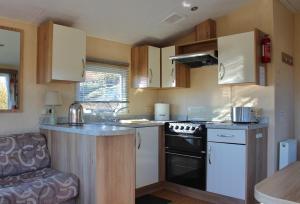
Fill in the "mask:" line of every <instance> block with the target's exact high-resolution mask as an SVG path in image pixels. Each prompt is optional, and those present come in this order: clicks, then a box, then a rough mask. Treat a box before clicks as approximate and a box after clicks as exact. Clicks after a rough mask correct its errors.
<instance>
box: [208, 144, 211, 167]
mask: <svg viewBox="0 0 300 204" xmlns="http://www.w3.org/2000/svg"><path fill="white" fill-rule="evenodd" d="M208 163H209V164H211V146H209V147H208Z"/></svg>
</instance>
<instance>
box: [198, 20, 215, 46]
mask: <svg viewBox="0 0 300 204" xmlns="http://www.w3.org/2000/svg"><path fill="white" fill-rule="evenodd" d="M195 31H196V41H202V40H208V39H212V38H216V37H217V25H216V21H214V20H212V19H207V20H206V21H203V22H202V23H200V24H198V25H197V26H196V27H195Z"/></svg>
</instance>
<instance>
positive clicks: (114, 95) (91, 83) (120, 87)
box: [77, 63, 128, 114]
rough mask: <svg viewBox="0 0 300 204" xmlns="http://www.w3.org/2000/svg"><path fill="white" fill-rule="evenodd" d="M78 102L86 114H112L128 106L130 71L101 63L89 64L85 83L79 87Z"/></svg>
mask: <svg viewBox="0 0 300 204" xmlns="http://www.w3.org/2000/svg"><path fill="white" fill-rule="evenodd" d="M77 101H80V102H81V103H82V104H83V107H84V111H85V113H89V114H96V113H98V112H111V111H114V110H115V109H118V108H122V107H125V106H127V103H128V69H127V68H125V67H124V68H123V67H118V66H111V65H104V64H99V63H87V67H86V70H85V82H80V83H78V85H77Z"/></svg>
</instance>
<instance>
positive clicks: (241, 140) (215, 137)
mask: <svg viewBox="0 0 300 204" xmlns="http://www.w3.org/2000/svg"><path fill="white" fill-rule="evenodd" d="M207 136H208V138H207V141H209V142H224V143H232V144H246V130H227V129H208V130H207Z"/></svg>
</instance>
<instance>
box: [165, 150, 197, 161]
mask: <svg viewBox="0 0 300 204" xmlns="http://www.w3.org/2000/svg"><path fill="white" fill-rule="evenodd" d="M166 154H170V155H175V156H182V157H188V158H193V159H202V157H197V156H190V155H186V154H178V153H171V152H166Z"/></svg>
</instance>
